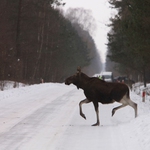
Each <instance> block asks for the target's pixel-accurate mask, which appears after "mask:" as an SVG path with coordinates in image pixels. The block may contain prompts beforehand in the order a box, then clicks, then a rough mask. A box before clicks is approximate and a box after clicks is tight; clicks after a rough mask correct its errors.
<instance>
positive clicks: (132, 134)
mask: <svg viewBox="0 0 150 150" xmlns="http://www.w3.org/2000/svg"><path fill="white" fill-rule="evenodd" d="M84 98H85V97H84V95H83V92H82V90H77V89H76V87H75V86H73V85H71V86H66V85H64V84H58V83H55V84H53V83H45V84H40V85H33V86H28V87H22V88H18V89H11V90H6V91H1V92H0V150H99V149H102V150H134V149H136V150H149V148H150V136H149V135H150V112H149V111H150V102H149V101H148V102H146V103H142V102H141V97H139V96H138V95H136V94H135V93H131V98H132V99H133V101H135V102H136V103H138V107H139V109H138V117H137V118H136V119H135V118H134V111H133V109H132V108H131V107H129V106H127V107H125V108H123V109H120V110H118V111H117V112H116V114H115V115H114V116H113V117H111V110H112V108H114V107H115V106H116V105H118V103H114V104H109V105H101V104H100V107H99V109H100V121H101V126H96V127H92V126H91V125H92V124H93V123H95V121H96V116H95V111H94V108H93V105H92V103H90V104H86V105H83V112H84V114H85V115H86V117H87V120H84V119H83V118H81V117H80V115H79V108H78V103H79V101H80V100H82V99H84Z"/></svg>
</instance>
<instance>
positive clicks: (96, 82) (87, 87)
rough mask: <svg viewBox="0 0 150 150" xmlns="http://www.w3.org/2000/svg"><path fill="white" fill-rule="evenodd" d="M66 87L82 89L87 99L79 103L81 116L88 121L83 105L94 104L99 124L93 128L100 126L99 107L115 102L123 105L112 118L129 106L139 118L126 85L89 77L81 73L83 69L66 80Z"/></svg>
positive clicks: (79, 69) (113, 112) (114, 109)
mask: <svg viewBox="0 0 150 150" xmlns="http://www.w3.org/2000/svg"><path fill="white" fill-rule="evenodd" d="M65 84H66V85H70V84H74V85H75V86H77V88H78V89H79V88H81V89H83V91H84V95H85V96H86V98H85V99H84V100H82V101H80V103H79V111H80V115H81V116H82V117H83V118H84V119H86V116H85V115H84V114H83V112H82V104H86V103H90V102H93V105H94V108H95V112H96V118H97V122H96V123H95V124H93V125H92V126H99V125H100V120H99V108H98V107H99V105H98V103H99V102H100V103H102V104H109V103H113V102H119V103H121V104H122V105H120V106H118V107H115V108H113V110H112V116H113V115H114V114H115V112H116V110H118V109H120V108H123V107H125V106H127V105H129V106H131V107H132V108H133V109H134V112H135V117H137V104H136V103H135V102H133V101H132V100H131V99H130V95H129V88H128V86H127V85H126V84H123V83H115V82H105V81H103V80H101V79H99V78H97V77H88V76H87V75H86V74H84V73H83V72H81V68H80V67H78V68H77V73H76V74H74V75H72V76H70V77H68V78H67V79H66V80H65Z"/></svg>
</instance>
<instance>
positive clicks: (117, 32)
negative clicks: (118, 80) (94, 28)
mask: <svg viewBox="0 0 150 150" xmlns="http://www.w3.org/2000/svg"><path fill="white" fill-rule="evenodd" d="M110 4H111V7H112V9H116V10H117V13H116V15H115V17H112V18H111V19H110V20H111V23H110V25H109V26H110V27H111V30H110V32H109V33H108V53H107V59H109V63H111V62H114V64H115V65H114V66H115V68H116V69H117V71H119V72H120V73H122V74H126V75H129V76H132V77H134V80H137V78H138V75H141V76H142V79H143V81H144V84H145V85H146V82H150V1H149V0H121V1H118V0H110ZM107 65H109V64H107Z"/></svg>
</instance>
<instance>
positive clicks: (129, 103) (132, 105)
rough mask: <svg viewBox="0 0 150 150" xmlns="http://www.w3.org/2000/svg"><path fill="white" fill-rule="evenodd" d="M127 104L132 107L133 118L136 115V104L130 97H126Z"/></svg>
mask: <svg viewBox="0 0 150 150" xmlns="http://www.w3.org/2000/svg"><path fill="white" fill-rule="evenodd" d="M128 105H129V106H131V107H132V108H133V109H134V112H135V118H136V117H137V104H136V103H134V102H133V101H132V100H131V99H128Z"/></svg>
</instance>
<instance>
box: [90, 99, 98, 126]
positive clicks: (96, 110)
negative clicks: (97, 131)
mask: <svg viewBox="0 0 150 150" xmlns="http://www.w3.org/2000/svg"><path fill="white" fill-rule="evenodd" d="M93 104H94V108H95V112H96V118H97V122H96V123H95V124H93V125H92V126H99V125H100V121H99V110H98V102H93Z"/></svg>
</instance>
